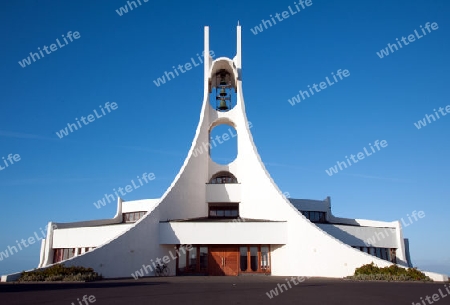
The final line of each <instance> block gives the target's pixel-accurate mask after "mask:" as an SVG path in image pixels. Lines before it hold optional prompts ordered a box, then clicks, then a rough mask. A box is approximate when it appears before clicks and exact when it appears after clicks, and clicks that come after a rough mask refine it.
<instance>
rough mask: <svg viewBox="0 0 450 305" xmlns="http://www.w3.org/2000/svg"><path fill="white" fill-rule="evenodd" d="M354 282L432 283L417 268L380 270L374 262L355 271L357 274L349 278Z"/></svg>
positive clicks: (391, 267) (393, 266) (394, 266)
mask: <svg viewBox="0 0 450 305" xmlns="http://www.w3.org/2000/svg"><path fill="white" fill-rule="evenodd" d="M349 278H351V279H354V280H369V281H370V280H375V281H424V282H428V281H430V282H431V281H432V280H431V279H430V278H429V277H428V276H426V275H425V274H424V273H423V272H421V271H419V270H417V268H407V269H406V268H401V267H399V266H397V265H391V266H389V267H383V268H380V267H378V266H376V265H375V264H374V263H373V262H372V263H371V264H366V265H363V266H361V267H359V268H356V269H355V274H354V275H353V276H352V277H349Z"/></svg>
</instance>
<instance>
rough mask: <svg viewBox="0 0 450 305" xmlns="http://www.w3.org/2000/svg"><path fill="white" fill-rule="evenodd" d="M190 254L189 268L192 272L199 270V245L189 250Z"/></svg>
mask: <svg viewBox="0 0 450 305" xmlns="http://www.w3.org/2000/svg"><path fill="white" fill-rule="evenodd" d="M187 253H188V255H189V266H188V269H189V271H191V272H195V271H197V247H196V246H194V247H192V250H191V251H189V252H187Z"/></svg>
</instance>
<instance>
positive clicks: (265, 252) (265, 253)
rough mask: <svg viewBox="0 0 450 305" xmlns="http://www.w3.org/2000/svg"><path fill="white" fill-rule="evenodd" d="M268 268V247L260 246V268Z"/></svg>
mask: <svg viewBox="0 0 450 305" xmlns="http://www.w3.org/2000/svg"><path fill="white" fill-rule="evenodd" d="M267 268H269V247H268V246H261V269H267Z"/></svg>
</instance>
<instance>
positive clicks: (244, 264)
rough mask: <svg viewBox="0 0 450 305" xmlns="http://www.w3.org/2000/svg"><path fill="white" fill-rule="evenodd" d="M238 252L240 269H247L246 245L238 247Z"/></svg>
mask: <svg viewBox="0 0 450 305" xmlns="http://www.w3.org/2000/svg"><path fill="white" fill-rule="evenodd" d="M239 252H240V254H241V255H240V263H241V264H240V265H241V271H247V247H240V249H239Z"/></svg>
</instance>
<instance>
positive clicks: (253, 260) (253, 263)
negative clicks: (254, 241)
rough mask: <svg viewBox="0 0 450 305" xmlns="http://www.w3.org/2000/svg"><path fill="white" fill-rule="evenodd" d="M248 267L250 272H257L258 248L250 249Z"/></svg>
mask: <svg viewBox="0 0 450 305" xmlns="http://www.w3.org/2000/svg"><path fill="white" fill-rule="evenodd" d="M250 267H251V269H252V271H258V247H250Z"/></svg>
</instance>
